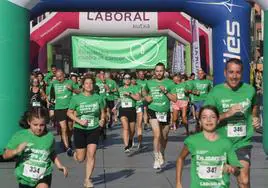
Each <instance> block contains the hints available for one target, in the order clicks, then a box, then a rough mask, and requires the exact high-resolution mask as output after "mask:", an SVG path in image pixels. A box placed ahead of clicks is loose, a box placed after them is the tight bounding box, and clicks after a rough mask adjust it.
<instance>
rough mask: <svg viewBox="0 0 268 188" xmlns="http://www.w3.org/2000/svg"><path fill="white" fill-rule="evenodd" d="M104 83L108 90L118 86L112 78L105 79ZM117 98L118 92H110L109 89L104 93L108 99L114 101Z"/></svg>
mask: <svg viewBox="0 0 268 188" xmlns="http://www.w3.org/2000/svg"><path fill="white" fill-rule="evenodd" d="M106 85H107V86H108V87H109V88H110V90H114V89H115V88H118V87H117V84H116V82H115V81H114V80H112V79H107V80H106ZM117 98H118V92H111V91H110V92H109V93H108V92H107V93H106V99H107V100H108V101H114V100H116V99H117Z"/></svg>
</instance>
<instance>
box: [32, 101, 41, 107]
mask: <svg viewBox="0 0 268 188" xmlns="http://www.w3.org/2000/svg"><path fill="white" fill-rule="evenodd" d="M32 106H33V107H40V106H41V103H40V102H35V101H34V102H33V103H32Z"/></svg>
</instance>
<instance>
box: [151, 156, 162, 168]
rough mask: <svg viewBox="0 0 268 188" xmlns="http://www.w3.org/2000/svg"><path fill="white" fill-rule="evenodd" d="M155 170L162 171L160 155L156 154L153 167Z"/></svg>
mask: <svg viewBox="0 0 268 188" xmlns="http://www.w3.org/2000/svg"><path fill="white" fill-rule="evenodd" d="M153 168H154V169H161V165H160V162H159V154H158V153H155V154H154V166H153Z"/></svg>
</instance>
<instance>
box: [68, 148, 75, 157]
mask: <svg viewBox="0 0 268 188" xmlns="http://www.w3.org/2000/svg"><path fill="white" fill-rule="evenodd" d="M66 154H67V155H68V156H69V157H73V156H74V151H73V150H72V148H68V149H67V150H66Z"/></svg>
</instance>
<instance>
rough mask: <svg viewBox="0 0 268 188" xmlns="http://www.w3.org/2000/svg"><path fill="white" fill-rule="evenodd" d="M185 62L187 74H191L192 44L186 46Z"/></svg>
mask: <svg viewBox="0 0 268 188" xmlns="http://www.w3.org/2000/svg"><path fill="white" fill-rule="evenodd" d="M185 62H186V63H185V65H186V66H185V70H186V74H187V75H190V74H191V73H192V59H191V44H187V45H186V46H185Z"/></svg>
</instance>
